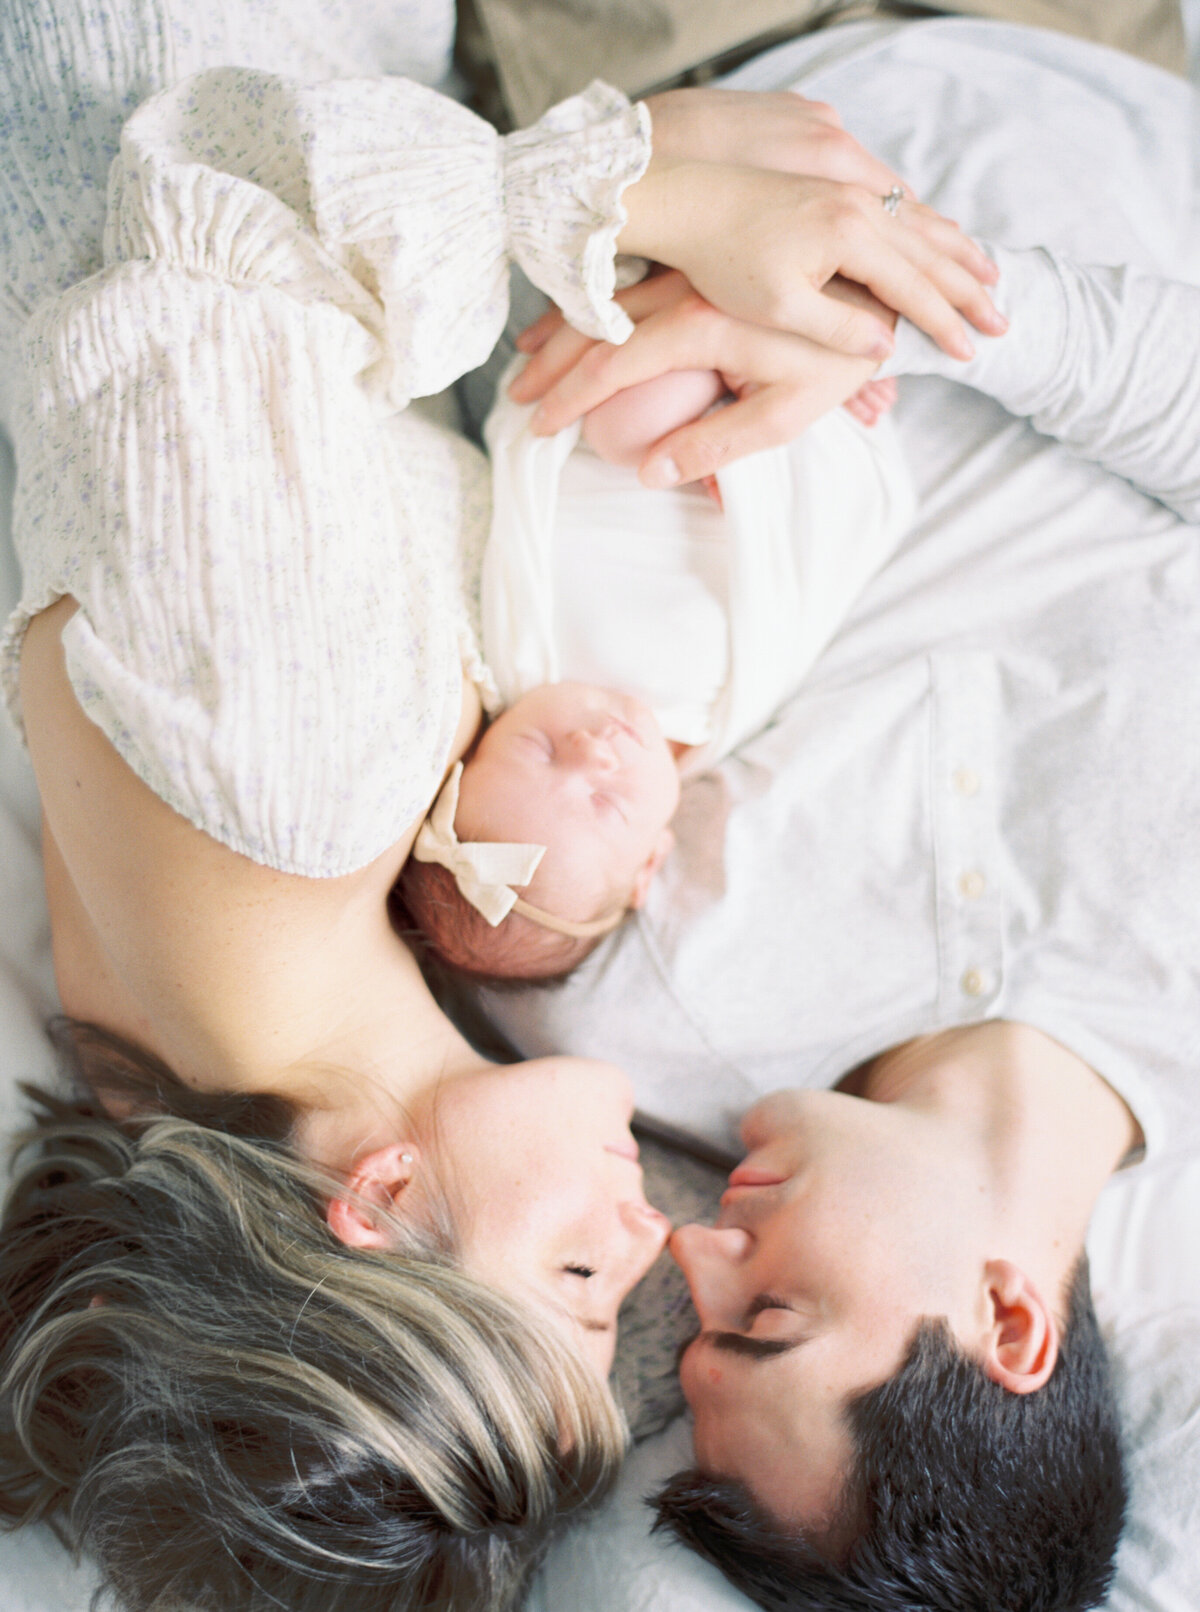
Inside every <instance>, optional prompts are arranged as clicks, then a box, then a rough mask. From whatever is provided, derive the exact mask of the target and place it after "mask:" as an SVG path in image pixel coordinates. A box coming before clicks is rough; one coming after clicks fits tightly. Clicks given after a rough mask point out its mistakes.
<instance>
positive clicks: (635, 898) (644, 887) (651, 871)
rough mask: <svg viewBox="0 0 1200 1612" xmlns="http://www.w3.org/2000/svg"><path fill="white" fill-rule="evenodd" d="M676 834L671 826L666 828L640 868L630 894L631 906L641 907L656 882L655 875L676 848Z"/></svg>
mask: <svg viewBox="0 0 1200 1612" xmlns="http://www.w3.org/2000/svg"><path fill="white" fill-rule="evenodd" d="M674 845H675V836H674V834H673V833H672V832H671V830H670V829H669V828H664V829H663V831H662V833H661V834H660V835H659V836H658V839H657V841H656V842H655V846H654V849H653V850H652V851H651V853H650V855H649V856H648V857H647V858H646V860H645V861H644V862H643V863H642V865H641V867H640V868H639V869H638V875H637V878H636V879H635V880H634V881H633V890H632V892H631V893H630V896H629V905H630V906H631V907H640V906H641V905H642V903H643V902H644V901H645V899H646V897H647V895H648V894H649V892H650V886H651V884H652V883H653V882H654V875H655V874H656V873H657V872H658V870H659V868H661V867H662V865H663V863H664V862H665V861H666V860H667V858H668V857H669V856H670V854H671V851H672V850H673V849H674Z"/></svg>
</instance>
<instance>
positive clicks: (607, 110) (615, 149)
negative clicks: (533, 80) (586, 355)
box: [502, 79, 650, 343]
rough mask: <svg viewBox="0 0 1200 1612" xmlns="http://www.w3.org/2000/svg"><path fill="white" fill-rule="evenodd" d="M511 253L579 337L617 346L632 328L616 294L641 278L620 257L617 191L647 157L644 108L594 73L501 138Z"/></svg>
mask: <svg viewBox="0 0 1200 1612" xmlns="http://www.w3.org/2000/svg"><path fill="white" fill-rule="evenodd" d="M502 145H503V153H502V166H503V175H504V209H505V214H506V218H507V224H508V240H509V251H510V253H511V255H512V256H513V257H514V258H515V259H516V261H517V262H518V263H519V264H520V265H521V268H522V269H524V271H525V273H526V274H527V275H528V276H529V278H530V279H531V280H532V281H533V283H534V284H535V285H536V286H538V287H540V288H541V290H543V291H544V292H545V293H546V294H547V296H549V297H551V298H552V299H553V300H554V301H555V302H556V303H557V304H558V305H559V307H560V308H561V309H562V311H563V313H564V314H565V315H566V317H567V320H568V321H569V323H570V324H572V325H574V327H575V329H576V330H579V331H581V332H582V333H583V334H584V335H585V336H592V337H595V338H596V339H597V340H600V341H611V342H618V343H619V342H623V341H625V340H626V339H627V338H628V336H629V335H630V333H631V331H632V330H633V325H632V323H631V322H630V320H629V317H628V315H627V314H626V313H625V312H624V311H623V310H622V309H621V308H620V307H619V305H618V304H617V303H615V302H614V301H613V300H612V296H613V292H614V291H615V290H616V288H617V285H618V279H619V282H620V283H621V284H628V283H630V281H631V280H633V279H637V278H639V277H640V272H642V271H643V270H644V265H642V264H641V263H640V260H637V259H622V260H620V262H618V257H617V237H618V236H619V235H620V233H621V230H622V228H623V227H624V224H625V217H626V215H625V208H624V205H623V204H622V201H621V197H622V195H623V194H624V192H625V189H626V187H627V186H629V185H631V184H633V183H634V182H635V181H636V180H638V179H640V178H641V176H642V175H643V174H644V173H645V171H646V167H647V164H648V163H649V161H650V114H649V112H648V111H647V109H646V107H645V106H644V105H642V104H641V103H640V102H639V103H638V104H637V105H631V104H630V102H629V101H628V99H627V98H626V97H625V96H624V95H622V94H621V93H620V91H619V90H615V89H613V88H611V87H610V86H609V85H607V84H602V83H601V82H600V81H599V80H598V79H597V80H595V81H594V82H593V83H592V84H590V85H589V86H588V88H587V89H586V90H584V91H583V93H582V94H581V95H574V96H572V97H571V99H570V100H568V101H563V102H562V103H561V104H560V105H558V106H555V107H551V109H550V111H549V112H547V113H546V115H545V117H543V118H542V119H541V120H540V122H538V123H536V124H534V126H533V128H531V129H523V130H521V131H520V132H519V133H517V134H510V135H507V136H506V137H505V138H504V140H503V142H502Z"/></svg>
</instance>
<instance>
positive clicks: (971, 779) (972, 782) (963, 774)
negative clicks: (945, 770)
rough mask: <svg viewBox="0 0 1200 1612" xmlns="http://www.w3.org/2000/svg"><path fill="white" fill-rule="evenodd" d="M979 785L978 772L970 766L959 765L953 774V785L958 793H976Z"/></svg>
mask: <svg viewBox="0 0 1200 1612" xmlns="http://www.w3.org/2000/svg"><path fill="white" fill-rule="evenodd" d="M979 785H980V780H979V774H978V773H977V772H975V771H974V769H973V768H971V767H960V768H959V769H958V771H957V772H956V773H955V774H954V787H955V789H957V790H958V792H959V794H960V795H977V794H978V793H979Z"/></svg>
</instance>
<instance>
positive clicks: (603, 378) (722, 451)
mask: <svg viewBox="0 0 1200 1612" xmlns="http://www.w3.org/2000/svg"><path fill="white" fill-rule="evenodd" d="M830 295H831V296H832V297H833V298H834V300H835V301H836V302H837V303H838V305H839V306H842V307H847V308H848V309H849V310H850V311H854V312H867V313H870V314H871V316H872V317H875V318H878V319H880V321H881V322H882V324H883V328H884V329H886V328H887V320H888V318H889V315H888V311H887V310H886V309H884V308H881V307H880V306H879V305H878V304H877V303H876V302H875V301H874V299H873V298H872V297H871V296H870V294H869V293H867V292H865V291H863V289H862V288H861V287H859V286H850V285H844V284H842V283H841V282H838V283H836V284H835V285H833V286H831V287H830ZM618 300H619V301H620V302H621V305H622V306H623V307H624V309H625V311H626V313H628V314H629V316H630V318H631V319H632V320H633V321H634V324H635V329H634V332H633V335H632V336H631V337H630V338H629V340H628V341H627V342H625V343H624V345H623V346H620V347H614V346H613V345H612V344H611V343H610V342H593V341H590V340H589V339H588V338H587V337H586V336H581V335H580V334H579V333H578V331H575V330H573V329H572V328H571V327H570V326H569V325H567V324H566V323H564V322H563V320H562V316H561V315H560V314H557V313H556V312H552V313H550V314H547V315H546V316H545V317H544V318H542V319H539V320H538V322H537V324H536V325H532V326H530V328H529V330H527V331H526V332H525V333H524V334H523V335H522V336H521V338H520V339H519V341H518V343H517V345H518V346H519V347H520V348H521V349H522V350H523V351H524V352H527V353H530V354H531V355H532V356H531V357H530V360H529V363H528V364H527V365H526V366H525V368H524V370H522V372H521V374H520V375H519V376H518V377H517V378H516V380H515V381H514V382H513V383H512V385H511V386H510V388H509V395H510V396H511V397H512V398H513V400H514V401H515V402H518V403H533V402H536V401H538V400H539V399H540V400H541V401H540V407H539V409H538V411H537V413H536V414H535V416H534V420H533V428H534V430H535V431H536V432H538V433H539V434H542V435H551V434H553V433H554V432H555V431H561V430H562V429H563V427H564V426H567V425H570V424H571V423H572V422H573V421H574V420H577V419H579V418H580V416H581V415H584V414H586V413H588V412H589V410H591V409H594V408H596V407H598V406H599V405H600V404H601V403H603V402H605V401H606V400H607V399H608V398H610V397H612V396H613V395H614V394H615V393H617V392H619V391H622V390H624V389H625V388H626V387H629V386H636V385H638V384H639V383H640V382H642V381H647V380H651V379H653V378H654V377H655V376H657V375H662V374H665V373H666V372H668V371H670V370H678V369H715V370H718V371H719V372H720V374H721V375H722V376H723V377H724V380H725V384H726V385H727V386H728V388H729V390H730V391H731V392H732V393H733V394H734V398H735V401H734V402H732V403H730V404H728V405H726V406H725V407H724V408H720V409H717V410H715V411H714V412H713V413H711V414H708V415H706V416H705V417H704V418H703V419H702V420H696V421H693V422H692V423H691V424H689V425H685V426H682V427H681V428H680V429H679V430H677V431H672V432H670V433H669V434H668V435H667V436H665V437H663V438H661V439H660V440H659V441H658V442H656V443H655V444H654V445H653V447H652V448H651V449H650V451H649V453H648V454H647V455H646V457H645V459H644V460H643V462H642V464H641V466H640V468H639V472H638V474H639V475H640V477H641V480H642V481H643V482H644V483H645V484H646V485H647V486H648V487H670V486H673V485H675V484H676V483H677V482H685V481H696V480H699V479H700V478H701V477H704V476H707V475H711V474H712V473H713V472H714V471H716V470H718V469H720V467H721V466H722V465H726V464H731V463H732V462H733V461H734V460H735V459H740V458H742V457H743V456H744V455H746V454H748V453H757V452H758V451H759V450H761V449H763V448H770V447H774V446H776V445H777V444H779V443H781V442H790V441H791V440H792V439H793V438H794V437H797V436H799V435H800V433H801V432H802V431H803V430H805V428H806V427H807V426H809V425H811V424H812V422H813V421H814V420H815V419H817V418H819V416H820V415H822V414H825V413H826V412H827V411H828V410H829V409H832V408H836V407H837V406H838V404H840V403H843V402H845V401H846V399H847V398H850V397H852V396H853V395H854V394H855V393H856V392H857V391H858V390H859V388H860V387H862V386H864V385H865V384H866V383H867V382H869V381H870V380H871V379H872V378H873V376H874V373H875V370H876V368H877V367H878V365H877V362H876V361H875V360H874V359H863V358H855V357H848V356H847V355H846V354H844V353H838V352H834V351H831V350H830V349H829V348H828V347H823V346H820V345H819V344H818V343H816V342H813V341H810V340H808V339H807V338H806V337H804V336H796V335H793V334H790V333H787V332H783V331H778V330H769V329H767V328H766V327H765V326H763V325H756V324H751V323H749V322H747V321H745V320H741V319H734V318H731V317H730V316H729V315H728V314H723V313H721V312H719V311H718V310H717V309H716V308H714V307H713V306H712V305H711V304H710V303H709V302H707V301H705V299H704V298H703V297H701V296H700V295H699V294H698V293H697V292H696V291H695V290H694V289H693V288H692V287H691V286H690V285H689V284H688V282H687V280H686V279H685V278H684V277H683V275H681V274H679V273H669V274H660V275H655V276H654V277H653V278H651V279H649V280H643V281H642V282H641V283H640V284H639V285H635V286H630V287H629V289H628V290H626V291H622V292H621V293H620V294H619V299H618Z"/></svg>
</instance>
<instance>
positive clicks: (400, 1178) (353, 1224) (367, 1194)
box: [325, 1142, 417, 1248]
mask: <svg viewBox="0 0 1200 1612" xmlns="http://www.w3.org/2000/svg"><path fill="white" fill-rule="evenodd" d="M416 1168H417V1150H416V1148H415V1147H414V1146H413V1144H412V1143H411V1142H393V1143H391V1144H390V1145H389V1146H388V1147H380V1148H376V1150H375V1152H374V1153H368V1154H366V1155H365V1156H364V1157H363V1158H361V1159H359V1161H358V1163H357V1164H356V1165H355V1166H354V1168H353V1170H352V1171H351V1172H350V1175H349V1178H348V1179H347V1181H346V1186H345V1190H344V1195H343V1194H342V1193H339V1194H338V1195H337V1196H336V1197H334V1198H331V1199H330V1202H329V1208H328V1209H327V1210H326V1211H325V1219H326V1220H327V1221H328V1223H329V1229H330V1231H331V1232H332V1233H333V1235H334V1236H335V1237H336V1238H337V1239H338V1241H339V1242H342V1243H345V1244H346V1246H347V1247H348V1248H388V1247H390V1246H391V1233H390V1232H389V1230H388V1227H387V1223H386V1216H387V1215H388V1214H389V1213H390V1212H391V1211H392V1210H394V1209H395V1208H396V1207H397V1205H398V1204H399V1201H400V1199H401V1197H402V1196H403V1194H404V1190H405V1188H406V1187H407V1186H408V1185H409V1183H410V1182H411V1180H412V1178H413V1174H414V1172H415V1170H416Z"/></svg>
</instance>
